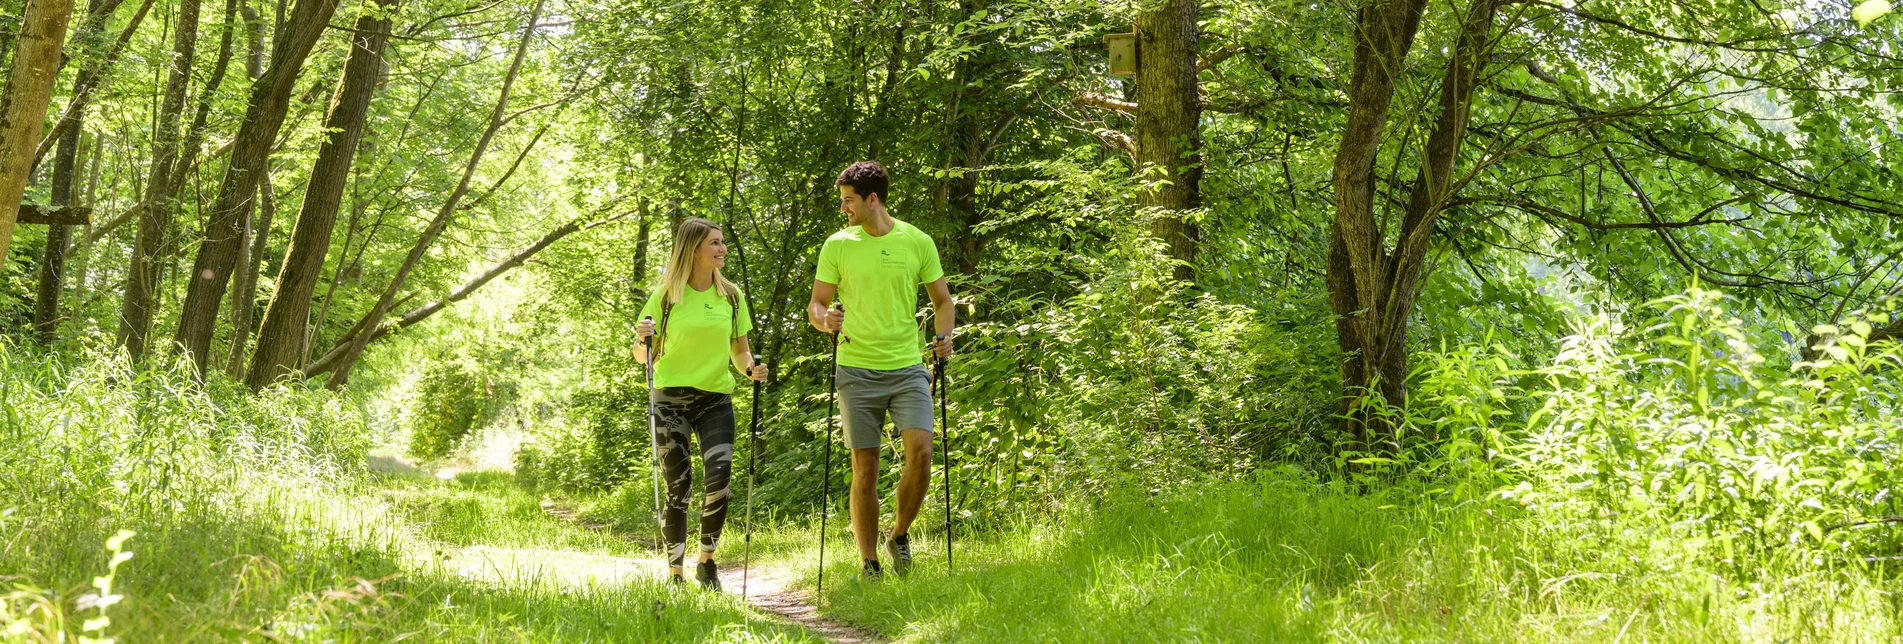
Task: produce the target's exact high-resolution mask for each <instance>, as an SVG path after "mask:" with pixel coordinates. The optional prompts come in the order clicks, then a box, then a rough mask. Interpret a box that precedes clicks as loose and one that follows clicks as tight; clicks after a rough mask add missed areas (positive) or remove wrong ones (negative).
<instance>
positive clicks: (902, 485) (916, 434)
mask: <svg viewBox="0 0 1903 644" xmlns="http://www.w3.org/2000/svg"><path fill="white" fill-rule="evenodd" d="M899 438H900V440H901V441H903V442H904V443H905V471H904V472H903V473H901V474H900V475H899V489H898V494H897V496H898V506H899V508H898V510H899V511H898V517H897V518H896V519H895V520H894V521H893V522H892V536H894V537H896V536H899V535H902V534H906V531H907V530H910V529H911V528H912V520H913V519H916V518H918V510H919V507H920V506H922V505H924V504H925V492H926V490H927V489H928V488H930V487H931V482H932V432H931V430H928V429H907V430H904V431H901V432H899ZM860 542H861V546H860V547H861V548H863V547H865V546H864V545H863V544H864V542H865V539H863V538H861V539H860Z"/></svg>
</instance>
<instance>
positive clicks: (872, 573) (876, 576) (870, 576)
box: [859, 559, 885, 581]
mask: <svg viewBox="0 0 1903 644" xmlns="http://www.w3.org/2000/svg"><path fill="white" fill-rule="evenodd" d="M859 578H860V579H864V580H866V581H879V580H882V579H884V578H885V571H884V570H880V569H879V560H877V559H867V560H866V565H865V567H864V568H860V569H859Z"/></svg>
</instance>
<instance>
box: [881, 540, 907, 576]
mask: <svg viewBox="0 0 1903 644" xmlns="http://www.w3.org/2000/svg"><path fill="white" fill-rule="evenodd" d="M885 556H887V557H891V558H892V572H893V573H894V574H897V575H898V576H900V577H904V576H906V575H907V574H909V573H911V572H912V539H911V538H910V537H909V536H907V535H903V534H902V535H899V536H896V537H887V538H886V540H885Z"/></svg>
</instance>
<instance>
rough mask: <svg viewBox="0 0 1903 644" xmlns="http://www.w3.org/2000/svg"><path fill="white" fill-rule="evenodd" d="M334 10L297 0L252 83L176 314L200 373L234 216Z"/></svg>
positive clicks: (327, 0) (224, 278)
mask: <svg viewBox="0 0 1903 644" xmlns="http://www.w3.org/2000/svg"><path fill="white" fill-rule="evenodd" d="M336 10H337V0H298V3H297V6H296V8H295V9H293V10H292V12H291V16H290V19H289V22H287V23H285V25H284V32H283V36H282V37H280V38H278V39H277V40H276V41H274V42H273V43H272V47H271V63H270V67H269V69H267V70H266V71H265V72H264V76H262V77H260V78H259V79H258V80H257V82H255V83H253V84H252V86H251V98H250V100H249V101H247V102H246V105H245V115H244V120H243V121H242V122H240V124H239V126H238V135H237V139H236V141H235V143H234V144H233V147H232V151H231V163H230V165H229V166H227V167H226V168H225V173H224V176H223V177H222V178H221V179H220V181H219V185H218V197H217V200H216V201H214V202H213V203H212V210H211V214H210V216H209V218H208V223H207V224H206V227H205V239H204V241H203V242H202V243H201V244H200V245H199V247H198V255H197V257H196V259H194V260H193V261H192V272H191V273H190V276H191V277H190V279H189V280H188V283H189V285H188V286H187V287H186V289H185V303H184V307H183V310H181V311H180V313H179V320H178V334H177V336H176V340H177V342H178V344H179V346H180V347H181V348H182V349H183V350H184V352H185V354H186V355H187V356H188V357H189V358H190V359H191V361H192V366H193V368H194V370H195V372H196V373H198V374H199V375H200V376H201V377H202V376H203V375H204V373H205V363H206V361H207V360H209V359H210V351H211V341H212V334H213V333H214V332H215V331H216V330H217V325H218V311H219V308H220V305H221V304H222V303H223V302H224V297H225V289H226V287H228V286H229V285H230V283H231V271H232V268H233V267H234V266H235V265H236V264H237V262H238V255H239V254H240V251H239V248H240V247H241V246H242V245H243V244H244V238H243V234H242V232H241V231H240V230H239V227H240V223H241V222H240V218H241V217H243V215H244V211H245V207H246V205H247V204H246V202H248V201H250V200H251V199H252V198H253V197H254V196H255V195H256V194H258V184H259V182H260V181H262V178H263V176H264V171H265V165H266V164H267V163H268V162H269V160H270V155H271V146H272V144H273V143H275V142H276V139H277V133H278V128H279V127H280V126H282V125H283V123H284V116H285V112H286V111H287V109H288V108H289V105H290V100H291V91H292V89H293V88H294V87H295V86H296V83H297V77H298V73H299V72H300V71H302V70H303V68H304V61H305V59H306V58H308V57H309V56H310V53H311V48H312V47H314V46H315V45H316V44H317V38H318V36H320V35H322V34H323V32H324V28H325V27H326V26H327V25H328V23H329V21H330V16H331V14H332V13H335V12H336Z"/></svg>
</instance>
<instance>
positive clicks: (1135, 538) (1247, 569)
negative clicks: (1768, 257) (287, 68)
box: [794, 290, 1903, 642]
mask: <svg viewBox="0 0 1903 644" xmlns="http://www.w3.org/2000/svg"><path fill="white" fill-rule="evenodd" d="M1729 306H1730V302H1728V301H1727V300H1726V299H1725V298H1723V297H1722V296H1720V295H1718V294H1716V293H1712V292H1709V291H1700V290H1694V291H1691V292H1689V293H1686V294H1683V295H1680V296H1674V297H1669V298H1664V299H1662V300H1660V301H1658V302H1655V303H1653V304H1652V305H1651V306H1649V307H1647V308H1644V309H1640V310H1637V311H1635V312H1633V313H1632V314H1631V315H1630V316H1628V317H1629V319H1630V321H1631V322H1630V323H1629V324H1624V323H1621V322H1620V321H1619V320H1616V319H1613V318H1608V317H1603V316H1602V317H1594V318H1582V319H1580V320H1579V322H1578V325H1579V326H1578V328H1579V331H1578V333H1576V334H1575V335H1573V336H1571V337H1569V338H1567V339H1565V340H1564V341H1563V342H1562V343H1561V348H1562V351H1561V352H1560V353H1559V354H1558V356H1557V357H1556V358H1555V359H1554V360H1553V361H1552V363H1551V364H1546V365H1535V366H1532V367H1526V366H1521V365H1519V364H1518V363H1519V362H1520V361H1519V360H1517V359H1516V358H1515V356H1513V355H1511V354H1510V353H1508V352H1507V350H1506V349H1504V348H1503V347H1501V346H1499V345H1494V344H1489V343H1482V344H1477V345H1472V346H1453V347H1447V348H1444V349H1442V350H1440V351H1435V352H1425V353H1423V354H1422V355H1420V356H1418V358H1419V361H1418V362H1417V364H1418V365H1419V366H1418V370H1417V374H1416V381H1415V382H1414V383H1413V385H1414V390H1415V398H1414V400H1413V406H1412V407H1411V408H1409V409H1405V410H1392V413H1394V414H1395V415H1396V417H1398V418H1402V419H1404V421H1405V422H1406V426H1405V427H1404V429H1403V432H1402V437H1401V438H1402V440H1401V443H1402V444H1403V445H1404V446H1406V449H1404V450H1403V451H1402V452H1401V453H1400V454H1399V455H1398V457H1397V458H1395V459H1370V460H1369V461H1368V462H1369V463H1371V464H1373V465H1374V467H1372V468H1371V469H1372V470H1373V473H1372V475H1368V476H1359V477H1356V478H1354V479H1336V480H1330V481H1324V480H1323V479H1321V478H1319V475H1317V474H1315V473H1313V472H1312V471H1309V472H1304V471H1302V470H1299V469H1296V468H1292V467H1285V468H1282V469H1278V470H1272V471H1264V472H1258V473H1257V475H1256V476H1255V478H1254V479H1253V480H1247V481H1233V480H1226V477H1222V476H1207V477H1202V478H1186V479H1184V480H1183V481H1182V483H1180V484H1179V485H1176V486H1173V487H1165V488H1161V489H1158V488H1154V487H1142V488H1138V487H1123V488H1113V489H1110V490H1109V491H1107V492H1106V493H1103V494H1097V495H1093V496H1092V497H1091V498H1088V499H1079V501H1082V502H1081V503H1071V504H1068V505H1067V506H1066V509H1065V510H1064V511H1062V512H1060V513H1058V514H1057V515H1056V516H1054V517H1045V518H1032V519H1027V520H1022V521H1020V522H1019V523H1018V524H1017V525H1013V526H1007V527H1006V529H1004V530H1000V531H997V532H995V533H990V534H983V535H968V536H967V539H968V540H969V541H968V542H967V543H964V544H963V545H962V546H961V549H960V551H959V561H960V565H959V567H958V570H956V571H955V572H953V573H951V574H947V573H946V572H945V571H944V568H943V567H942V565H943V559H942V558H939V557H938V555H939V554H940V552H939V550H940V548H939V547H938V544H939V543H940V542H939V541H938V538H937V537H936V536H930V535H915V541H916V542H918V543H921V544H923V547H921V548H920V549H919V551H920V554H921V562H920V568H919V570H920V572H919V573H917V574H916V575H915V576H914V577H913V578H911V579H906V580H891V581H888V582H886V583H883V584H864V583H840V584H837V585H836V586H835V587H834V588H830V589H828V598H829V600H830V602H831V604H830V608H829V610H830V611H831V612H832V613H833V614H836V615H839V616H841V617H843V618H846V619H850V620H854V621H863V622H867V623H871V624H874V625H876V626H877V627H878V628H879V629H881V630H882V631H884V632H886V633H888V634H891V635H894V636H903V637H910V638H916V639H918V640H922V641H939V640H962V641H1080V642H1081V641H1093V642H1094V641H1131V642H1136V641H1317V640H1353V641H1368V640H1372V641H1467V640H1482V641H1505V640H1513V641H1568V642H1570V641H1798V640H1802V641H1818V640H1824V641H1853V642H1881V641H1903V600H1900V599H1899V598H1903V582H1900V581H1899V575H1898V574H1897V573H1898V572H1899V571H1898V569H1897V566H1898V565H1899V564H1898V563H1897V562H1896V561H1894V560H1892V558H1893V557H1897V556H1899V555H1903V539H1899V538H1898V535H1899V533H1898V529H1900V528H1903V525H1897V524H1894V523H1891V522H1886V521H1883V520H1882V517H1883V516H1885V515H1886V514H1895V511H1894V510H1893V509H1892V508H1893V503H1894V502H1893V501H1892V499H1893V495H1894V494H1895V493H1896V490H1897V488H1898V484H1899V483H1903V480H1899V476H1900V475H1903V466H1899V465H1898V463H1899V462H1900V461H1899V459H1898V457H1897V452H1896V450H1897V449H1898V448H1899V446H1903V434H1899V432H1903V395H1899V394H1903V386H1900V383H1899V380H1898V377H1899V375H1903V374H1900V372H1903V370H1899V369H1898V367H1899V366H1903V362H1900V361H1899V360H1898V356H1899V351H1898V348H1897V347H1895V346H1882V347H1878V346H1868V345H1867V343H1866V342H1863V341H1862V337H1863V335H1864V334H1867V333H1868V332H1869V329H1870V328H1871V326H1870V325H1871V323H1872V322H1875V323H1881V322H1882V321H1883V320H1884V318H1883V317H1882V316H1881V315H1876V316H1871V317H1869V318H1857V319H1855V320H1854V321H1852V322H1850V323H1847V324H1845V325H1844V326H1843V328H1841V329H1834V328H1829V329H1820V331H1821V334H1820V335H1821V336H1822V337H1824V338H1825V341H1824V344H1823V345H1820V346H1822V347H1823V349H1822V350H1821V351H1820V352H1819V356H1820V357H1819V358H1817V359H1815V360H1811V361H1802V360H1797V359H1794V357H1784V356H1778V355H1770V356H1766V355H1764V354H1763V353H1762V349H1761V348H1760V346H1759V344H1758V343H1757V342H1755V341H1754V336H1752V335H1751V334H1749V333H1748V332H1747V330H1746V329H1745V328H1744V326H1743V323H1742V322H1740V321H1739V320H1738V319H1736V318H1735V317H1733V316H1731V315H1730V314H1729V313H1728V311H1727V307H1729ZM1106 420H1111V419H1106ZM1113 426H1115V425H1113ZM932 525H935V524H927V525H926V526H925V529H927V530H929V529H930V527H931V526H932ZM839 545H840V547H841V548H842V549H841V551H842V552H843V551H847V550H848V549H849V546H847V544H846V543H844V542H843V540H842V541H841V542H840V544H839ZM848 558H849V557H848ZM794 560H795V561H798V562H799V564H798V565H803V566H807V567H810V566H811V565H812V562H811V560H810V559H804V560H801V559H799V558H798V557H796V558H795V559H794ZM829 573H830V574H829V575H828V578H829V579H851V578H852V577H853V573H854V571H853V569H852V562H845V563H840V564H838V565H837V566H836V567H834V568H833V569H832V570H830V571H829Z"/></svg>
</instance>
